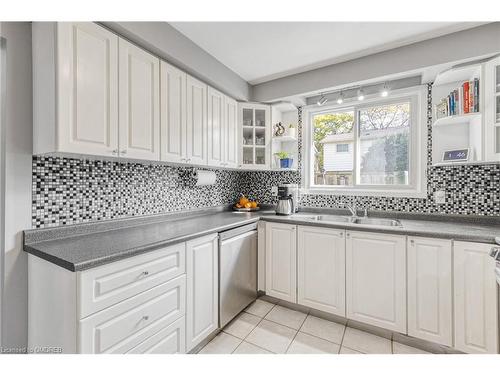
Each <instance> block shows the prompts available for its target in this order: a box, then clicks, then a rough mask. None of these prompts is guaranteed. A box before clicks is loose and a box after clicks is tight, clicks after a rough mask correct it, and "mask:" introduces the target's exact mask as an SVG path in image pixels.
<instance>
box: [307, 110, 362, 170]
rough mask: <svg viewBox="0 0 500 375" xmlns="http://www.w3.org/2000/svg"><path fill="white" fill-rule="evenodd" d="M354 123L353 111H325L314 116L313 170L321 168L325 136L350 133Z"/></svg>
mask: <svg viewBox="0 0 500 375" xmlns="http://www.w3.org/2000/svg"><path fill="white" fill-rule="evenodd" d="M353 124H354V113H353V112H340V113H326V114H324V115H317V116H314V135H313V142H314V156H315V158H314V160H315V166H314V170H316V171H320V170H323V143H321V141H322V140H323V139H325V137H326V136H328V135H332V134H344V133H351V132H352V127H353Z"/></svg>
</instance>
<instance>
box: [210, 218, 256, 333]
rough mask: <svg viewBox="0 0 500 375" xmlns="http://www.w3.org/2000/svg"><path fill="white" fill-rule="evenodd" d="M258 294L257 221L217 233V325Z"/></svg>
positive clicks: (245, 305)
mask: <svg viewBox="0 0 500 375" xmlns="http://www.w3.org/2000/svg"><path fill="white" fill-rule="evenodd" d="M256 298H257V223H255V224H249V225H244V226H241V227H238V228H235V229H231V230H228V231H225V232H221V233H219V326H220V327H221V328H222V327H224V326H225V325H226V324H227V323H229V322H230V321H231V320H232V319H233V318H234V317H235V316H236V315H238V314H239V313H240V312H241V311H242V310H243V309H244V308H245V307H247V306H248V305H249V304H250V303H251V302H252V301H254V300H255V299H256Z"/></svg>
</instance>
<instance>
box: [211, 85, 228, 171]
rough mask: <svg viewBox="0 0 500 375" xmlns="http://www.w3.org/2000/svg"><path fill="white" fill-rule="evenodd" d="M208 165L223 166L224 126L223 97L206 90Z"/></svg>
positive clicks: (218, 93)
mask: <svg viewBox="0 0 500 375" xmlns="http://www.w3.org/2000/svg"><path fill="white" fill-rule="evenodd" d="M207 126H208V132H207V134H208V141H207V143H208V145H207V151H208V160H207V162H208V165H213V166H216V167H221V166H224V147H223V145H224V144H225V143H226V140H225V134H224V133H225V126H224V95H223V94H222V93H220V92H219V91H217V90H215V89H213V88H211V87H209V88H208V121H207Z"/></svg>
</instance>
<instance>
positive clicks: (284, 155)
mask: <svg viewBox="0 0 500 375" xmlns="http://www.w3.org/2000/svg"><path fill="white" fill-rule="evenodd" d="M274 155H276V156H277V157H278V158H279V159H288V157H289V154H288V152H285V151H279V152H276V153H275V154H274Z"/></svg>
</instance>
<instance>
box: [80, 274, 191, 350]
mask: <svg viewBox="0 0 500 375" xmlns="http://www.w3.org/2000/svg"><path fill="white" fill-rule="evenodd" d="M185 301H186V276H185V275H182V276H179V277H178V278H176V279H174V280H170V281H168V282H166V283H163V284H161V285H158V286H156V287H154V288H153V289H150V290H148V291H146V292H144V293H141V294H139V295H137V296H135V297H132V298H129V299H127V300H125V301H123V302H121V303H119V304H116V305H114V306H112V307H110V308H108V309H106V310H103V311H101V312H99V313H97V314H94V315H92V316H89V317H87V318H85V319H82V320H80V323H79V329H78V332H79V340H78V346H79V353H125V352H127V351H128V350H130V349H132V348H134V347H135V346H137V345H138V344H139V343H141V342H143V341H144V340H146V339H147V338H149V337H151V336H152V335H154V334H156V333H157V332H159V331H160V330H161V329H163V328H165V327H166V326H168V325H170V324H171V323H173V322H174V321H175V320H177V319H179V318H180V317H182V316H184V315H185V310H186V307H185V306H186V302H185Z"/></svg>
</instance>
